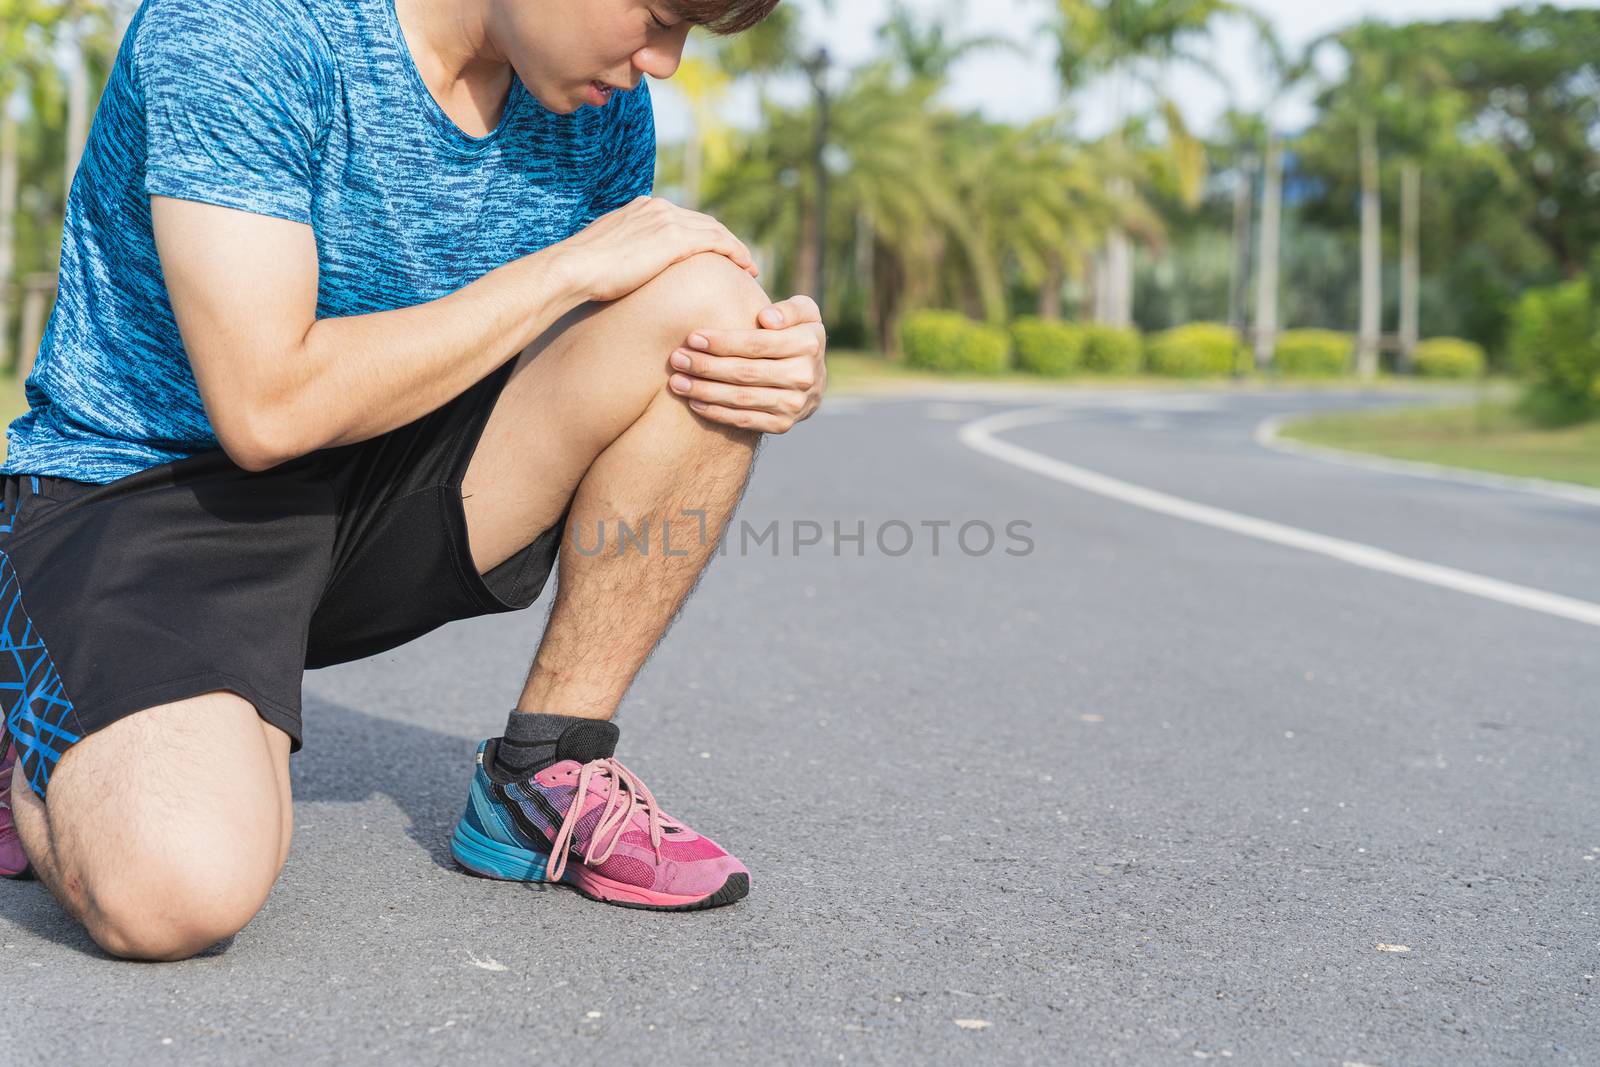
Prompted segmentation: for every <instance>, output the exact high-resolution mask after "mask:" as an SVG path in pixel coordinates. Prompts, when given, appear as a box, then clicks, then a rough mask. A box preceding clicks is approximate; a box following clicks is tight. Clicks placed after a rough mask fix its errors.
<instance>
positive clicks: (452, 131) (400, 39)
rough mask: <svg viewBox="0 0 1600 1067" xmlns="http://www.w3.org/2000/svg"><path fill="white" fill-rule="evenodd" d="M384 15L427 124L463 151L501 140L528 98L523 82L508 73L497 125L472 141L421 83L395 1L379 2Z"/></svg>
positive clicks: (476, 148) (385, 0)
mask: <svg viewBox="0 0 1600 1067" xmlns="http://www.w3.org/2000/svg"><path fill="white" fill-rule="evenodd" d="M381 3H382V5H383V9H384V14H385V16H386V17H387V21H388V23H389V34H390V37H391V38H392V39H393V41H394V46H395V51H396V52H397V53H398V54H399V59H400V65H401V66H402V67H404V68H405V71H406V75H405V76H406V80H407V81H408V82H409V83H410V84H411V89H412V95H413V96H415V97H417V98H418V104H419V105H420V106H421V108H422V110H423V111H424V112H425V113H426V114H427V116H428V121H429V123H430V125H432V126H433V128H434V129H435V130H437V131H439V133H440V134H441V135H442V136H443V137H444V138H445V139H446V140H448V141H449V142H450V143H451V144H453V145H455V146H456V147H457V148H461V149H464V150H466V151H469V152H470V151H481V150H482V149H485V148H487V147H489V146H490V145H492V144H494V143H495V142H496V141H498V140H499V139H500V135H501V134H502V133H504V132H505V130H506V128H507V127H508V126H510V125H511V120H512V119H513V118H514V117H515V116H516V113H517V111H518V109H519V108H520V106H521V104H522V98H523V97H524V96H526V95H527V92H528V91H527V88H526V87H525V86H524V85H523V84H522V79H521V78H520V77H518V76H517V73H516V71H512V72H511V93H510V95H508V96H507V97H506V102H505V106H504V107H502V108H501V110H500V121H499V123H498V124H496V126H495V128H494V129H492V130H490V131H489V132H488V133H486V134H484V135H483V136H482V137H475V136H473V135H472V134H470V133H468V132H467V131H466V130H463V129H462V128H461V127H460V126H458V125H456V121H455V119H452V118H451V117H450V116H449V115H448V114H446V113H445V110H444V108H442V107H440V106H439V101H438V100H436V99H434V96H433V93H432V91H430V90H429V89H428V83H427V82H425V81H423V79H422V71H420V70H418V69H417V59H416V56H414V55H412V54H411V46H410V45H409V44H407V43H406V35H405V34H404V33H403V32H402V31H401V29H400V13H399V11H397V10H396V9H395V0H381Z"/></svg>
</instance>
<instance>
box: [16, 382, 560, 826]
mask: <svg viewBox="0 0 1600 1067" xmlns="http://www.w3.org/2000/svg"><path fill="white" fill-rule="evenodd" d="M515 362H516V361H515V360H511V361H508V362H507V363H506V364H504V365H503V366H502V367H501V368H500V369H498V370H497V371H495V372H494V373H493V374H491V375H490V376H489V377H487V378H485V379H484V380H483V381H481V382H479V383H478V384H477V385H475V386H473V387H472V388H471V389H469V390H467V391H466V392H465V393H463V394H462V395H461V396H459V397H457V398H456V399H455V400H453V401H451V402H450V403H449V404H446V405H445V406H444V407H442V408H440V409H439V410H437V411H435V412H433V413H431V414H429V415H426V416H424V417H423V418H421V419H419V420H417V421H416V422H414V423H411V424H410V425H408V426H403V427H401V428H400V429H397V430H394V431H392V432H390V433H387V434H384V435H382V436H380V437H375V438H373V439H371V440H369V441H362V442H359V443H357V444H354V445H345V446H341V447H338V448H332V449H325V450H322V451H319V452H313V453H311V454H309V455H307V456H303V457H300V458H299V459H296V460H293V461H291V462H288V463H284V464H281V465H280V466H277V467H274V468H272V469H271V470H266V471H258V472H251V471H246V470H244V469H243V468H241V467H239V466H237V465H236V464H234V463H233V462H232V461H231V460H229V459H228V457H227V456H226V454H224V453H223V452H221V451H212V452H205V453H202V454H199V455H196V456H192V457H189V458H187V459H182V460H178V461H176V462H173V463H166V464H162V465H161V466H158V467H152V468H150V469H149V470H145V471H141V472H140V473H138V474H134V475H130V476H128V477H126V478H121V479H119V480H117V481H114V482H111V483H109V484H107V485H93V484H89V483H86V482H75V481H70V480H67V479H62V478H45V477H37V478H36V477H33V476H31V475H27V474H21V475H9V476H6V477H5V478H4V479H3V482H4V487H3V488H4V497H3V501H0V503H3V507H4V512H3V514H0V611H3V612H4V623H3V626H0V641H3V642H4V648H3V650H0V652H3V654H0V702H3V703H4V706H5V713H6V726H7V729H8V730H9V732H10V734H11V735H12V739H13V741H14V742H15V744H16V746H17V752H18V754H19V756H20V759H21V765H22V769H23V772H24V775H25V777H26V778H27V780H28V782H29V784H30V785H32V786H33V788H34V790H35V791H36V792H37V793H39V795H40V796H43V795H44V794H45V790H46V787H47V785H48V783H49V779H50V772H51V770H52V769H53V768H54V766H55V764H56V762H57V761H58V760H59V759H60V758H61V756H62V754H63V753H64V752H65V751H66V750H67V748H68V747H69V746H71V745H72V744H73V743H74V742H76V741H78V740H80V739H82V738H84V737H86V736H88V735H89V734H91V733H93V732H94V731H96V730H99V729H102V728H103V727H105V726H108V725H110V724H111V723H113V722H115V721H117V720H118V719H120V718H122V717H123V716H126V715H130V714H132V713H134V712H136V711H139V710H141V709H143V708H149V707H154V706H157V705H160V704H167V703H171V702H173V701H176V700H182V699H184V698H186V697H192V696H196V695H198V694H201V693H208V692H212V691H214V690H231V691H232V692H235V693H237V694H239V695H240V696H242V697H244V698H245V699H246V700H248V701H250V702H251V703H252V704H253V705H255V708H256V711H257V712H258V713H259V714H260V715H261V717H262V718H263V719H265V720H266V721H267V722H270V723H272V724H273V725H274V726H277V727H279V728H281V729H282V730H284V731H285V732H286V733H288V734H289V736H290V737H291V738H292V739H293V743H294V745H293V747H294V749H295V750H298V749H299V748H300V743H301V734H300V682H301V676H302V674H303V673H304V671H305V670H306V669H307V668H313V667H325V666H329V665H331V664H335V663H343V662H346V661H348V660H353V659H361V658H363V657H366V656H371V655H375V654H377V653H379V652H383V651H385V650H387V649H390V648H394V647H395V646H396V645H400V644H403V643H405V642H407V641H410V640H411V639H412V638H414V637H419V636H421V635H422V634H425V633H427V632H428V631H430V630H433V629H435V628H436V627H438V626H442V625H443V624H444V623H447V622H450V621H451V620H453V619H465V618H469V617H472V616H477V615H487V614H492V613H496V612H505V611H516V610H518V609H521V608H525V607H527V606H528V605H529V604H531V603H533V601H534V600H535V599H537V598H538V596H539V593H540V592H541V591H542V590H543V588H544V585H545V582H546V580H547V579H548V577H549V575H550V572H551V569H552V568H553V566H554V564H555V560H556V555H557V552H558V550H559V547H560V539H561V533H562V529H563V527H564V526H565V521H566V515H565V514H563V516H562V517H561V519H560V520H558V521H557V522H556V523H555V524H554V525H552V526H551V527H550V528H549V529H547V530H545V531H544V532H543V533H540V534H539V535H538V536H537V537H536V538H534V540H533V542H532V544H530V545H529V546H528V547H526V548H525V549H523V550H522V551H521V552H519V553H518V554H517V555H515V556H513V557H512V558H511V559H509V560H507V561H506V562H505V563H503V564H501V565H500V566H498V567H495V568H494V569H493V570H491V571H490V572H489V573H488V574H487V575H481V576H480V575H479V574H478V571H477V568H476V567H475V566H474V565H473V562H472V554H471V552H470V550H469V547H468V543H467V522H466V514H465V512H464V510H463V508H462V503H461V482H462V479H463V478H464V477H465V475H466V471H467V464H468V463H469V461H470V460H471V458H472V452H473V450H474V448H476V446H477V442H478V438H479V437H480V435H481V434H482V432H483V427H484V425H485V424H486V423H487V421H488V418H489V413H490V411H491V410H492V408H493V406H494V403H495V401H496V400H497V398H498V397H499V395H500V390H501V389H502V388H503V386H504V385H505V382H506V380H507V379H508V378H509V377H510V376H511V371H512V368H513V367H514V365H515Z"/></svg>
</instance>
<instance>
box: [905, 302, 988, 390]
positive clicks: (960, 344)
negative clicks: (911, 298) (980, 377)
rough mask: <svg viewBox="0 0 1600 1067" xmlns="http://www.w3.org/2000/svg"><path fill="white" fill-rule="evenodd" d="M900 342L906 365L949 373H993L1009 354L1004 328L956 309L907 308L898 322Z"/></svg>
mask: <svg viewBox="0 0 1600 1067" xmlns="http://www.w3.org/2000/svg"><path fill="white" fill-rule="evenodd" d="M900 345H901V348H902V349H903V350H904V351H905V355H906V363H907V364H909V365H910V366H913V367H925V368H927V369H928V370H937V371H945V372H951V373H977V374H994V373H996V372H998V371H1003V370H1005V369H1006V366H1007V364H1008V362H1009V360H1010V355H1011V349H1010V343H1009V340H1008V338H1007V337H1006V332H1005V331H1004V330H1002V329H1000V328H999V327H998V326H987V325H984V324H983V323H981V322H973V321H972V320H971V319H969V318H967V317H966V316H965V315H963V314H961V313H960V312H959V311H913V312H911V313H910V314H909V315H907V316H906V317H905V318H904V319H902V320H901V322H900Z"/></svg>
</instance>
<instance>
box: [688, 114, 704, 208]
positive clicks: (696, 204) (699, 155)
mask: <svg viewBox="0 0 1600 1067" xmlns="http://www.w3.org/2000/svg"><path fill="white" fill-rule="evenodd" d="M704 169H705V145H704V141H703V140H702V139H701V136H700V128H699V125H698V124H696V126H695V129H694V130H693V131H692V132H691V133H690V134H689V137H688V139H687V140H685V141H684V142H683V206H684V207H686V208H688V209H689V210H690V211H699V210H700V182H701V174H702V172H703V171H704Z"/></svg>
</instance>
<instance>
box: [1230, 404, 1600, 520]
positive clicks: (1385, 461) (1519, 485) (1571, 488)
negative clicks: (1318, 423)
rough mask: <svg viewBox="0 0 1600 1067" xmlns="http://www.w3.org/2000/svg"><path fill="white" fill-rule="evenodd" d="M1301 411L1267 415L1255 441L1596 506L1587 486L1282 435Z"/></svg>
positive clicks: (1597, 498)
mask: <svg viewBox="0 0 1600 1067" xmlns="http://www.w3.org/2000/svg"><path fill="white" fill-rule="evenodd" d="M1304 414H1305V413H1302V414H1300V415H1274V416H1272V417H1271V418H1270V419H1264V420H1262V422H1261V424H1260V425H1259V426H1257V427H1256V444H1258V445H1260V446H1261V447H1262V448H1270V449H1272V450H1273V451H1274V452H1285V453H1287V454H1289V455H1291V456H1304V457H1307V458H1309V459H1319V460H1322V461H1323V462H1324V463H1341V464H1344V465H1345V466H1347V467H1363V468H1365V469H1367V470H1375V471H1383V472H1384V473H1385V474H1405V475H1409V476H1411V477H1413V478H1433V479H1436V480H1438V481H1445V482H1461V483H1462V484H1465V485H1479V486H1486V487H1488V488H1490V489H1513V490H1516V491H1517V492H1522V493H1538V494H1539V495H1540V496H1549V497H1555V498H1556V499H1558V500H1568V501H1572V502H1574V503H1578V504H1590V505H1592V506H1595V507H1600V489H1590V488H1587V487H1586V486H1582V485H1573V484H1571V483H1569V482H1557V481H1551V480H1550V479H1548V478H1519V477H1516V476H1515V475H1511V474H1492V473H1490V472H1488V471H1473V470H1467V469H1465V468H1463V467H1447V466H1444V465H1443V464H1439V463H1421V462H1418V461H1417V460H1410V459H1390V458H1389V457H1387V456H1369V455H1367V454H1366V453H1363V452H1351V451H1349V450H1348V449H1343V448H1330V447H1328V446H1327V445H1312V444H1307V443H1306V442H1304V441H1294V440H1291V439H1289V438H1287V437H1284V436H1282V430H1283V424H1284V423H1285V422H1286V421H1288V420H1290V419H1293V418H1300V417H1303V415H1304Z"/></svg>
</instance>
